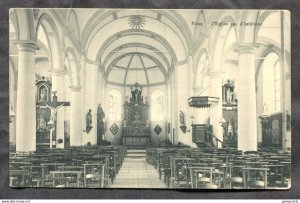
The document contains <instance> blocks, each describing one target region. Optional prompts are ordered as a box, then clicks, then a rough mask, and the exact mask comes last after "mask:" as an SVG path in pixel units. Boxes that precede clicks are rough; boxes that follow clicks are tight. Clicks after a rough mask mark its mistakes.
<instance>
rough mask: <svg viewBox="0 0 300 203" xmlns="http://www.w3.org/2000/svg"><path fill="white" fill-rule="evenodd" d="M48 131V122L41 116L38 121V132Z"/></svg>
mask: <svg viewBox="0 0 300 203" xmlns="http://www.w3.org/2000/svg"><path fill="white" fill-rule="evenodd" d="M44 129H46V121H45V119H44V117H43V115H40V116H39V118H38V119H37V130H44Z"/></svg>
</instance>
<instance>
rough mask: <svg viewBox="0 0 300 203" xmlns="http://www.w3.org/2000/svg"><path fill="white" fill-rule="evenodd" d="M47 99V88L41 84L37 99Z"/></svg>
mask: <svg viewBox="0 0 300 203" xmlns="http://www.w3.org/2000/svg"><path fill="white" fill-rule="evenodd" d="M46 100H47V90H46V88H45V87H44V86H43V87H42V88H41V89H40V99H39V101H40V102H45V101H46Z"/></svg>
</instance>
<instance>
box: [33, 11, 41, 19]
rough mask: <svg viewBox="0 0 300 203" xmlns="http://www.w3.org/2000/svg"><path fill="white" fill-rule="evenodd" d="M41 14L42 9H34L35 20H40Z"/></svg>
mask: <svg viewBox="0 0 300 203" xmlns="http://www.w3.org/2000/svg"><path fill="white" fill-rule="evenodd" d="M39 12H40V9H38V8H34V9H33V18H34V20H38V19H39Z"/></svg>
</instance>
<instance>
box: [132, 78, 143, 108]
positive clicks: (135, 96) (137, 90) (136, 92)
mask: <svg viewBox="0 0 300 203" xmlns="http://www.w3.org/2000/svg"><path fill="white" fill-rule="evenodd" d="M142 90H143V88H142V87H139V85H138V83H135V86H134V87H131V94H132V101H133V102H134V103H135V104H137V103H140V100H141V94H142Z"/></svg>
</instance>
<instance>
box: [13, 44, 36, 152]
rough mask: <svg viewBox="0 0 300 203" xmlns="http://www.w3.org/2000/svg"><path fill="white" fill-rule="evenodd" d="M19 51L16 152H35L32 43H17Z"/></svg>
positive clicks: (33, 59) (33, 51) (33, 46)
mask: <svg viewBox="0 0 300 203" xmlns="http://www.w3.org/2000/svg"><path fill="white" fill-rule="evenodd" d="M17 47H18V49H19V66H18V91H17V108H16V121H15V122H16V151H20V152H30V151H35V150H36V107H35V89H36V86H35V50H36V49H37V46H36V45H35V44H34V43H33V42H26V41H24V42H23V41H20V42H17Z"/></svg>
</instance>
